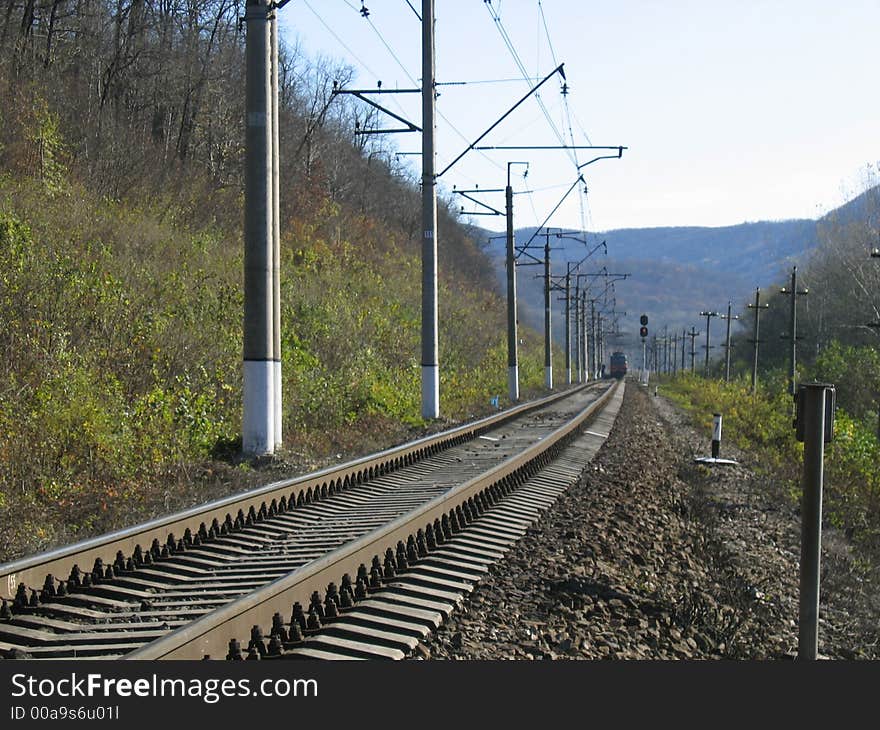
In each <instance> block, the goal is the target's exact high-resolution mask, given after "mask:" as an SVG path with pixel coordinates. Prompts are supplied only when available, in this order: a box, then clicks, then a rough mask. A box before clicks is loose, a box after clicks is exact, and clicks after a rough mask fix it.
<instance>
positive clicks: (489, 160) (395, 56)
mask: <svg viewBox="0 0 880 730" xmlns="http://www.w3.org/2000/svg"><path fill="white" fill-rule="evenodd" d="M343 1H344V2H345V4H346V5H348V6H349V7H353V6H352V5H351V4H350V3H349V2H348V0H343ZM353 9H355V10H357V8H353ZM358 12H360V11H359V10H358ZM366 21H367V23H368V24H369V25H370V28H372V30H373V32H374V33H375V34H376V36H377V37H378V38H379V40H380V41H381V43H382V45H383V46H385V49H386V50H387V51H388V53H389V54H391V57H392V58H393V59H394V61H395V63H397V65H398V67H399V68H400V69H401V70H402V71H403V73H404V75H405V76H406V77H407V78H408V79H409V80H410V82H411V83H412V84H413V86H419V82H418V81H416V79H415V78H414V77H413V76H412V74H410V72H409V71H408V70H407V68H406V66H404V65H403V62H402V61H401V60H400V58H399V57H398V55H397V54H396V53H395V52H394V49H393V48H392V47H391V44H390V43H388V41H387V40H385V37H384V36H383V35H382V33H381V31H380V30H379V29H378V28H377V27H376V26H375V24H374V23H373V21H372V20H370V19H369V17H367V18H366ZM437 116H438V117H440V119H442V120H443V121H444V122H445V123H446V124H448V125H449V127H450V129H451V130H452V131H453V132H454V133H455V134H457V135H458V136H459V137H460V138H461V140H462V141H463V142H465V143H469V141H470V140H469V139H468V138H467V137H466V136H465V135H464V134H462V133H461V132H460V131H459V130H458V129H457V128H456V126H455V125H454V124H453V123H452V122H451V121H449V119H448V118H447V117H446V116H445V115H444V114H443V113H442V112H441V111H440V110H439V109H438V110H437ZM480 154H481V155H482V156H483V157H484V158H485V159H486V160H487V161H488V162H489V163H490V164H492V165H494V166H495V167H496V168H497V169H499V170H503V169H504V168H503V167H502V166H501V165H499V164H498V163H497V162H496V161H495V160H493V159H492V158H491V157H489V156H488V155H487V154H486V153H485V152H480Z"/></svg>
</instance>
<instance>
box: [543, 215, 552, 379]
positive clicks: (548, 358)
mask: <svg viewBox="0 0 880 730" xmlns="http://www.w3.org/2000/svg"><path fill="white" fill-rule="evenodd" d="M550 340H551V336H550V230H549V229H548V230H547V242H546V243H545V244H544V385H545V387H546V388H547V389H548V390H552V389H553V351H552V347H551V342H550Z"/></svg>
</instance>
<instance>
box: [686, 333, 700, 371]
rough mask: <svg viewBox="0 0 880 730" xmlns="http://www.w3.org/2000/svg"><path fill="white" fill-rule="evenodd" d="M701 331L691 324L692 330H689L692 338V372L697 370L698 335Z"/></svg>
mask: <svg viewBox="0 0 880 730" xmlns="http://www.w3.org/2000/svg"><path fill="white" fill-rule="evenodd" d="M698 334H699V333H698V332H697V330H696V329H695V328H694V327H693V325H691V331H690V332H688V337H690V338H691V372H692V373H696V372H697V335H698Z"/></svg>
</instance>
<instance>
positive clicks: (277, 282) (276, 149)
mask: <svg viewBox="0 0 880 730" xmlns="http://www.w3.org/2000/svg"><path fill="white" fill-rule="evenodd" d="M269 27H270V36H271V64H270V66H271V104H272V357H273V360H274V363H273V368H274V371H275V372H274V381H273V385H274V392H273V399H274V401H275V408H274V419H273V420H274V428H275V447H276V448H280V447H281V446H282V445H283V444H284V428H283V425H284V424H283V413H284V411H283V408H282V401H281V157H280V148H281V141H280V135H281V132H280V129H279V112H278V105H279V95H278V11H277V10H272V11H271V12H270V14H269Z"/></svg>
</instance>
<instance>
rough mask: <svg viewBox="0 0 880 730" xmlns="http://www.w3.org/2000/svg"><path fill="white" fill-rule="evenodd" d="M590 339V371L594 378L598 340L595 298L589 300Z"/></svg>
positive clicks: (596, 369)
mask: <svg viewBox="0 0 880 730" xmlns="http://www.w3.org/2000/svg"><path fill="white" fill-rule="evenodd" d="M590 341H591V342H592V344H593V346H592V347H591V348H590V371H591V372H592V373H593V377H594V378H598V377H599V376H598V365H597V359H596V358H597V357H598V355H599V340H598V339H597V338H596V300H595V299H591V300H590Z"/></svg>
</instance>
